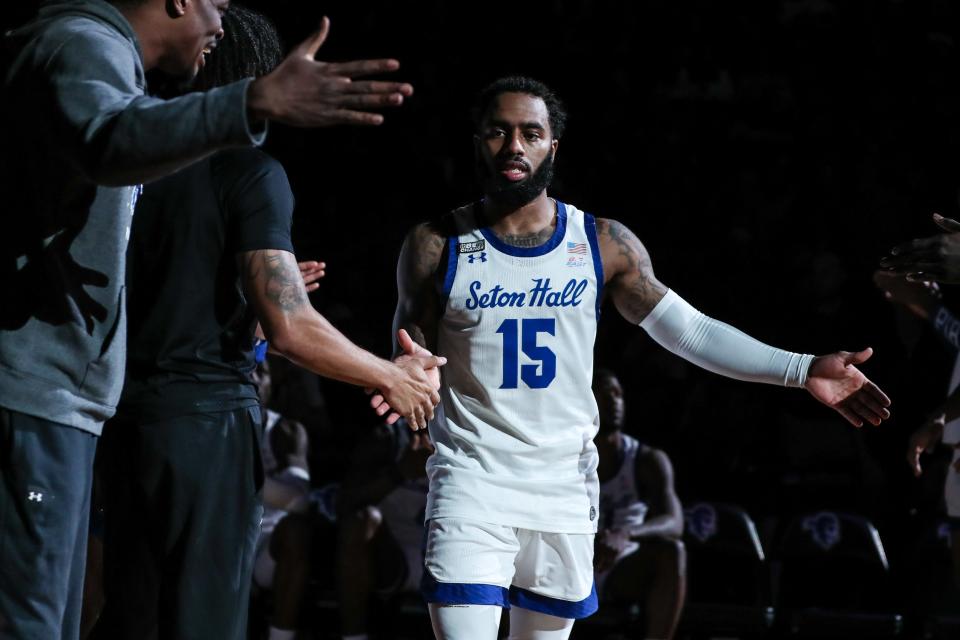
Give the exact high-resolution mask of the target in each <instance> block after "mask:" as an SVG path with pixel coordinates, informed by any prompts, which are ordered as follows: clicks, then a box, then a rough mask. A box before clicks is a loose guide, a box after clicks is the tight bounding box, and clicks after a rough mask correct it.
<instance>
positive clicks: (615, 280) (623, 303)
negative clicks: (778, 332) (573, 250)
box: [597, 219, 890, 427]
mask: <svg viewBox="0 0 960 640" xmlns="http://www.w3.org/2000/svg"><path fill="white" fill-rule="evenodd" d="M597 237H598V240H599V245H600V254H601V258H602V260H603V268H604V277H605V280H606V286H607V290H608V291H610V293H611V296H612V297H613V301H614V303H615V304H616V305H617V309H619V310H620V313H621V314H622V315H623V317H624V318H626V319H627V320H628V321H629V322H633V323H637V324H641V326H642V327H643V328H644V329H646V331H647V332H648V333H649V334H650V336H651V337H652V338H653V339H654V340H656V341H657V342H658V343H659V344H660V345H661V346H663V347H664V348H666V349H669V350H670V351H671V352H673V353H675V354H677V355H679V356H681V357H682V358H685V359H686V360H689V361H690V362H692V363H694V364H696V365H698V366H700V367H703V368H705V369H707V370H709V371H713V372H714V373H719V374H721V375H725V376H728V377H731V378H736V379H738V380H748V381H752V382H766V383H770V384H782V385H785V386H802V387H804V388H805V389H806V390H807V391H809V392H810V394H811V395H813V397H815V398H816V399H817V400H819V401H820V402H822V403H823V404H825V405H827V406H828V407H830V408H832V409H834V410H836V411H837V412H839V413H840V414H841V415H842V416H843V417H844V418H846V419H847V421H849V422H850V423H851V424H853V425H854V426H857V427H859V426H861V425H862V424H863V423H864V421H866V422H871V423H873V424H880V422H881V421H883V420H885V419H886V418H889V417H890V412H889V411H888V410H887V407H888V406H890V399H889V398H888V397H887V396H886V394H884V393H883V392H882V391H881V390H880V389H879V388H878V387H877V386H876V385H875V384H873V383H872V382H870V380H868V379H867V378H866V376H864V375H863V374H862V373H861V372H860V371H859V370H858V369H857V368H856V366H855V365H858V364H861V363H863V362H865V361H866V360H867V359H868V358H870V356H871V355H873V350H872V349H869V348H867V349H864V350H863V351H859V352H856V353H851V352H847V351H838V352H836V353H831V354H828V355H825V356H819V357H813V356H810V355H802V354H798V353H791V352H787V351H783V350H780V349H775V348H773V347H770V346H768V345H765V344H763V343H762V342H759V341H757V340H754V339H753V338H751V337H750V336H747V335H746V334H744V333H743V332H741V331H738V330H737V329H735V328H733V327H731V326H730V325H727V324H724V323H722V322H718V321H716V320H714V319H713V318H709V317H707V316H705V315H704V314H702V313H700V312H699V311H697V310H696V309H694V308H693V307H692V306H690V305H689V304H688V303H687V302H686V301H684V300H683V299H682V298H680V297H679V296H678V295H677V294H676V293H674V292H673V291H669V290H668V289H667V288H666V287H665V286H664V285H663V284H661V283H660V282H659V281H658V280H657V279H656V277H655V276H654V275H653V267H652V266H651V264H650V256H649V255H648V254H647V252H646V250H645V249H644V248H643V245H642V244H640V241H639V240H638V239H637V237H636V236H635V235H634V234H633V233H631V232H630V230H629V229H627V228H626V227H624V226H623V225H622V224H620V223H618V222H616V221H614V220H603V219H600V220H597Z"/></svg>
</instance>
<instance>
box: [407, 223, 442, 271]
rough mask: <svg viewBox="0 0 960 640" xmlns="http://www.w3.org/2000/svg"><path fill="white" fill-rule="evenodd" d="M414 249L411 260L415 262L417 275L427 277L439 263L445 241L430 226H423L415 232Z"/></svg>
mask: <svg viewBox="0 0 960 640" xmlns="http://www.w3.org/2000/svg"><path fill="white" fill-rule="evenodd" d="M416 242H417V245H416V248H417V250H416V251H415V252H414V256H413V259H414V260H415V261H416V264H415V265H414V266H415V269H416V272H417V273H420V274H423V275H427V274H430V273H433V271H434V270H435V269H436V268H437V265H438V264H439V263H440V255H441V254H442V253H443V245H444V244H445V242H446V240H445V239H444V238H443V236H441V235H439V234H438V233H437V232H436V231H434V230H433V229H432V228H431V227H430V225H427V224H423V225H420V226H419V227H417V230H416Z"/></svg>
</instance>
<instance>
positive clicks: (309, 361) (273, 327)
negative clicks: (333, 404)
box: [240, 250, 442, 427]
mask: <svg viewBox="0 0 960 640" xmlns="http://www.w3.org/2000/svg"><path fill="white" fill-rule="evenodd" d="M240 272H241V278H242V281H243V287H244V292H245V294H246V296H247V298H248V299H249V300H250V301H251V304H252V305H253V307H254V309H255V310H256V313H257V317H258V318H259V319H260V324H261V325H262V327H263V331H264V333H265V334H266V336H267V339H268V340H269V341H270V344H271V346H272V348H273V349H274V350H276V351H277V352H279V353H281V354H282V355H284V356H285V357H287V358H288V359H290V360H291V361H293V362H295V363H297V364H298V365H300V366H302V367H304V368H306V369H309V370H311V371H313V372H315V373H318V374H320V375H322V376H327V377H330V378H335V379H337V380H342V381H343V382H348V383H351V384H355V385H358V386H363V387H371V388H376V389H378V390H380V391H381V392H382V393H383V395H384V396H385V397H386V398H387V399H388V401H389V402H390V405H391V406H392V407H394V409H395V410H396V411H397V413H399V414H400V415H402V416H404V417H405V418H407V420H408V421H409V422H410V424H411V426H414V427H423V426H426V420H427V419H429V417H430V416H432V415H433V407H434V406H436V404H437V403H438V402H439V401H440V399H439V396H438V395H437V392H436V386H435V385H434V384H432V383H431V381H430V379H429V377H428V375H427V373H426V371H425V369H427V370H429V369H431V368H436V367H437V366H438V365H439V364H442V360H441V359H437V358H434V357H432V356H428V355H423V356H421V357H418V358H406V359H402V360H400V361H398V362H396V363H393V362H389V361H387V360H383V359H382V358H378V357H377V356H375V355H373V354H371V353H369V352H368V351H365V350H364V349H361V348H360V347H358V346H356V345H355V344H353V343H352V342H351V341H350V340H349V339H348V338H347V337H346V336H344V335H343V334H342V333H340V332H339V331H338V330H337V329H336V328H335V327H334V326H333V325H331V324H330V323H329V322H328V321H327V319H326V318H324V317H323V316H322V315H320V314H319V313H318V312H317V311H316V310H315V309H314V308H313V306H311V304H310V301H309V300H308V299H307V290H306V287H305V286H304V282H303V277H302V276H301V274H300V269H299V268H298V267H297V260H296V258H295V257H294V256H293V254H292V253H290V252H288V251H278V250H259V251H248V252H244V253H242V254H240Z"/></svg>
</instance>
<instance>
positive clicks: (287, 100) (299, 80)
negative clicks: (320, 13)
mask: <svg viewBox="0 0 960 640" xmlns="http://www.w3.org/2000/svg"><path fill="white" fill-rule="evenodd" d="M329 32H330V20H329V19H328V18H327V17H324V18H323V20H322V21H321V23H320V29H319V30H317V32H316V33H314V34H313V35H312V36H310V37H309V38H307V39H306V40H305V41H303V42H302V43H300V45H299V46H298V47H297V48H296V49H294V50H293V51H292V52H291V53H290V54H289V55H288V56H287V57H286V58H285V59H284V60H283V62H281V63H280V64H279V65H278V66H277V68H276V69H274V70H273V71H271V72H270V73H268V74H267V75H265V76H263V77H261V78H257V79H256V80H254V81H253V82H251V83H250V88H249V90H248V93H247V106H248V109H249V111H250V113H251V115H252V116H253V117H254V118H255V119H256V120H258V121H262V120H275V121H277V122H283V123H285V124H289V125H293V126H296V127H330V126H334V125H341V124H349V125H378V124H380V123H381V122H383V116H382V115H380V114H378V113H367V110H369V109H382V108H385V107H396V106H399V105H401V104H403V100H404V98H405V97H408V96H410V95H412V94H413V87H412V86H410V85H409V84H407V83H404V82H383V81H377V80H360V81H357V80H355V78H358V77H362V76H369V75H373V74H378V73H384V72H391V71H396V70H397V69H399V68H400V63H399V62H397V61H396V60H391V59H382V60H356V61H352V62H320V61H319V60H315V59H314V56H316V54H317V51H318V50H319V49H320V47H321V45H323V42H324V41H325V40H326V39H327V34H328V33H329Z"/></svg>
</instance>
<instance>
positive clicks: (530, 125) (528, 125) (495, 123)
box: [487, 118, 546, 131]
mask: <svg viewBox="0 0 960 640" xmlns="http://www.w3.org/2000/svg"><path fill="white" fill-rule="evenodd" d="M487 126H488V127H500V128H501V129H510V128H512V127H514V126H516V125H514V124H512V123H510V122H507V121H506V120H498V119H496V118H491V119H490V120H489V121H488V122H487ZM519 126H520V128H521V129H539V130H540V131H546V127H544V126H543V124H541V123H540V122H537V121H536V120H528V121H526V122H521V123H520V125H519Z"/></svg>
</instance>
